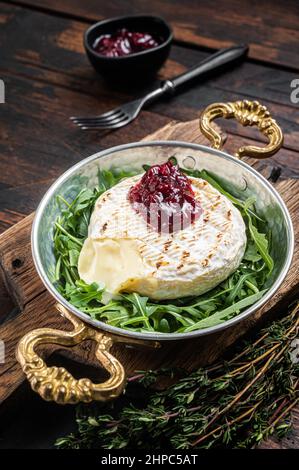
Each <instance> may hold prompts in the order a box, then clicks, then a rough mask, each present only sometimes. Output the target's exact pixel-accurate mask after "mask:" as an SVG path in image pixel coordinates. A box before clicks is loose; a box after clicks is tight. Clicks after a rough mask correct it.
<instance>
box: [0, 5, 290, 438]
mask: <svg viewBox="0 0 299 470" xmlns="http://www.w3.org/2000/svg"><path fill="white" fill-rule="evenodd" d="M175 4H176V5H175ZM142 12H147V13H156V14H160V15H162V16H163V17H165V19H167V20H169V21H170V22H171V24H172V26H173V29H174V34H175V41H174V45H173V47H172V50H171V54H170V58H169V60H168V61H167V63H166V64H165V66H164V67H163V69H162V70H161V71H160V73H159V77H158V78H159V79H161V78H169V77H171V76H174V75H176V74H178V73H181V72H182V71H183V70H185V69H186V68H188V67H190V66H192V65H194V64H195V63H196V62H199V61H200V60H202V59H203V58H205V57H207V56H208V54H209V53H210V52H212V51H213V50H215V49H216V48H219V47H222V46H226V45H228V44H237V43H240V42H249V44H250V54H249V58H248V59H247V60H246V61H245V62H244V63H243V64H242V65H241V66H238V67H235V68H234V70H231V71H229V72H228V71H227V72H225V73H223V74H221V75H219V76H217V77H213V78H210V79H209V80H208V81H205V82H201V83H198V84H196V85H194V86H193V87H192V89H189V90H187V91H185V92H184V93H182V94H180V95H178V96H176V97H174V98H173V99H171V100H168V101H163V102H159V103H156V104H155V105H153V106H152V107H151V108H149V109H148V110H147V111H144V112H143V113H142V114H141V115H140V117H139V118H138V119H137V120H135V121H134V122H133V123H132V124H130V125H129V126H127V127H125V128H123V129H120V130H118V131H116V132H105V133H102V134H101V133H84V132H80V131H79V130H78V129H77V128H75V127H74V126H73V125H72V124H71V122H70V121H69V120H68V118H69V116H71V115H76V114H82V115H84V114H86V115H88V114H99V113H100V112H103V111H104V110H107V109H109V108H111V107H114V106H117V105H119V104H120V103H122V102H125V101H127V100H128V99H130V98H132V97H133V96H136V94H138V93H141V92H142V91H143V90H142V89H140V90H136V89H134V90H115V89H112V88H111V87H109V85H107V84H106V83H105V82H104V81H103V80H102V79H101V78H100V77H98V76H97V75H96V74H95V72H94V71H93V69H92V68H91V66H90V64H89V62H88V60H87V58H86V56H85V54H84V50H83V45H82V33H83V31H84V30H85V29H86V28H87V27H88V25H89V24H90V23H91V22H93V21H95V20H98V19H101V18H104V17H109V16H117V15H120V14H126V13H142ZM298 22H299V4H298V2H297V1H295V0H294V1H287V2H283V1H273V0H272V1H271V2H270V1H259V2H239V1H237V0H228V1H226V2H221V1H220V0H219V1H218V0H217V1H214V2H205V1H197V2H196V1H191V0H189V1H184V2H182V1H180V2H174V1H170V0H168V1H157V0H153V1H152V2H151V4H150V6H149V2H146V1H145V0H144V1H142V0H135V1H134V2H133V1H121V0H117V1H112V2H104V1H98V0H88V1H85V2H80V1H79V0H63V1H62V0H60V1H58V0H24V1H15V2H8V1H6V2H0V45H1V56H0V78H2V79H3V80H4V82H5V85H6V103H5V104H0V119H1V121H0V122H1V125H0V162H1V167H0V168H1V171H0V231H1V232H3V231H4V230H5V229H7V228H9V227H11V226H12V225H13V224H15V223H16V222H19V221H20V220H22V219H23V218H24V217H25V216H26V215H28V214H30V213H31V212H32V211H33V210H34V209H35V208H36V206H37V204H38V201H39V200H40V198H41V196H42V195H43V193H44V192H45V190H46V189H47V187H49V185H50V184H51V182H52V181H53V180H54V179H55V178H56V177H57V176H58V175H59V174H60V173H61V172H62V171H63V170H65V169H66V168H68V167H69V166H70V165H72V164H73V163H75V162H77V161H79V160H81V159H82V158H84V157H86V156H88V155H90V154H92V153H94V152H95V151H99V150H100V149H102V148H106V147H109V146H112V145H116V144H121V143H125V142H132V141H136V140H140V139H142V138H144V137H145V136H146V135H148V134H150V133H152V132H154V131H156V130H157V129H159V128H160V127H162V126H164V125H166V124H167V123H168V122H169V121H171V120H173V119H175V120H178V121H180V120H181V121H187V120H190V119H194V118H196V117H197V116H198V115H199V112H200V110H202V109H203V108H204V107H205V106H206V105H207V104H210V103H212V102H214V101H227V100H229V101H232V100H235V99H241V98H246V97H247V98H249V99H254V98H257V99H260V100H261V101H262V102H263V103H265V104H266V105H267V106H268V107H269V108H270V110H271V112H272V114H273V115H274V117H275V118H276V119H277V121H278V122H279V124H280V125H281V127H282V128H283V131H284V134H285V144H284V147H283V149H282V150H281V151H280V152H279V153H278V154H277V156H275V157H273V158H272V159H269V160H267V161H265V162H263V163H262V165H261V167H260V170H262V171H264V172H265V173H267V174H270V170H271V167H273V166H277V165H279V166H280V167H281V168H282V177H281V178H282V180H283V179H285V182H284V183H283V182H282V184H286V185H291V186H292V185H294V187H293V188H292V191H297V193H298V190H297V186H296V182H295V180H294V181H290V180H289V179H290V178H294V179H297V178H298V176H299V158H298V152H299V114H298V109H299V105H298V104H297V105H296V104H292V103H291V101H290V92H291V88H290V82H291V81H292V80H293V79H294V78H298V73H299V72H298V68H299V65H298V64H299V61H298V55H299V52H298V51H299V49H298V43H299V31H298ZM223 126H225V129H226V131H227V132H228V134H229V136H230V138H229V140H228V142H227V145H226V148H227V150H228V151H233V149H234V148H236V147H238V146H239V145H240V143H241V142H251V143H252V142H256V141H259V140H260V136H259V135H258V134H257V133H256V131H255V130H254V129H247V128H246V129H244V128H241V127H237V126H236V125H235V124H234V123H233V122H225V123H223ZM287 179H288V180H287ZM17 264H18V263H17ZM0 268H1V269H2V267H1V266H0ZM14 269H16V270H17V269H20V267H18V266H14ZM0 282H2V283H3V282H5V281H0ZM3 292H5V291H3ZM32 295H33V296H34V295H35V294H34V292H33V293H32ZM0 300H1V306H2V312H4V313H1V317H2V318H1V317H0V322H2V321H7V318H8V317H9V315H13V314H15V313H16V309H17V308H18V307H16V306H17V305H18V302H17V300H18V299H15V300H14V299H11V298H10V296H9V295H6V294H5V293H4V294H3V295H2V296H1V298H0ZM3 306H4V307H5V308H4V309H3ZM8 386H9V384H8ZM295 416H297V420H296V419H295V423H296V424H295V428H296V430H297V434H296V436H299V432H298V413H295ZM296 439H298V437H297V438H296ZM296 439H295V441H293V444H292V443H288V442H286V441H284V442H283V443H280V444H278V443H274V441H270V442H269V443H267V444H265V445H268V446H270V447H271V446H272V447H279V446H284V447H289V446H296V442H298V440H297V441H296ZM294 443H295V444H294Z"/></svg>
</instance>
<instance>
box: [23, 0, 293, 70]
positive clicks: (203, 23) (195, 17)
mask: <svg viewBox="0 0 299 470" xmlns="http://www.w3.org/2000/svg"><path fill="white" fill-rule="evenodd" d="M17 3H19V4H22V5H29V6H35V7H38V8H40V9H42V10H44V11H46V12H48V11H49V10H50V11H56V12H59V13H63V14H68V15H69V16H72V17H75V18H80V19H84V20H85V21H88V22H95V21H99V20H101V19H104V18H109V17H113V16H119V15H127V14H143V13H144V14H153V15H157V14H159V15H161V16H163V17H164V18H165V19H166V20H167V21H169V22H170V23H171V25H172V27H173V30H174V36H175V39H176V40H177V41H182V42H184V43H185V44H192V45H197V46H200V47H202V46H204V47H206V48H217V49H218V48H220V47H225V46H228V45H230V44H236V43H242V42H243V43H247V42H249V44H250V53H249V55H250V57H252V58H253V59H258V60H262V61H268V62H271V63H275V64H278V65H284V66H288V67H292V68H297V67H298V57H299V52H298V42H299V31H298V18H299V5H298V2H297V1H296V0H288V1H287V2H281V1H278V0H274V1H273V0H272V1H271V0H262V1H259V2H252V1H251V2H249V1H238V0H226V1H225V2H223V1H221V0H214V1H213V2H206V1H205V0H197V1H194V0H184V1H178V0H166V1H165V0H151V2H148V1H147V0H134V1H132V0H114V1H113V2H101V4H100V5H99V2H98V0H89V1H88V2H82V1H80V0H64V1H63V2H62V1H60V0H19V1H18V2H17ZM297 70H298V69H297Z"/></svg>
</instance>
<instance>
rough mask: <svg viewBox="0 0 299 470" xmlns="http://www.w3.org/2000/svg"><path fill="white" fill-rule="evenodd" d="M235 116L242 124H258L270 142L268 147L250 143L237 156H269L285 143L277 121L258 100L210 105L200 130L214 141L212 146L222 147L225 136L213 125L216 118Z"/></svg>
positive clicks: (204, 112)
mask: <svg viewBox="0 0 299 470" xmlns="http://www.w3.org/2000/svg"><path fill="white" fill-rule="evenodd" d="M219 117H224V118H225V119H231V118H235V119H236V120H237V121H238V122H239V123H240V124H242V126H257V127H258V129H259V130H260V131H261V133H262V134H264V135H265V136H266V137H267V138H268V140H269V143H268V145H267V146H266V147H264V148H262V147H256V146H254V145H248V146H246V147H240V148H239V150H238V151H237V152H236V153H235V156H236V157H237V158H239V157H243V156H245V155H247V156H248V157H253V158H268V157H271V155H274V153H276V152H277V151H278V150H279V149H280V147H281V146H282V143H283V135H282V132H281V129H280V127H279V126H278V124H277V123H276V121H275V120H274V119H273V118H272V117H271V115H270V112H269V111H268V109H267V108H266V106H263V105H261V104H260V103H259V102H258V101H248V100H244V101H235V102H234V103H214V104H211V105H210V106H208V107H207V108H206V109H205V110H204V111H203V113H202V115H201V117H200V124H199V125H200V130H201V132H202V133H203V134H204V135H205V136H206V137H207V138H208V139H209V140H210V142H212V147H213V148H215V149H220V148H221V147H222V146H223V143H224V140H223V137H222V136H221V135H220V134H219V133H218V132H217V131H216V130H215V129H214V128H213V127H212V124H211V123H212V121H213V120H214V119H216V118H219Z"/></svg>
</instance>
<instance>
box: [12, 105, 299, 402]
mask: <svg viewBox="0 0 299 470" xmlns="http://www.w3.org/2000/svg"><path fill="white" fill-rule="evenodd" d="M218 117H224V118H226V119H230V118H235V119H236V120H237V121H238V122H239V123H241V124H242V125H243V126H247V125H249V126H253V125H255V126H257V127H258V129H259V130H260V132H261V133H262V134H264V136H265V137H266V138H267V139H268V144H267V145H266V146H265V147H263V148H261V147H256V146H247V147H241V148H240V149H239V150H238V152H237V153H236V154H235V155H234V156H232V155H229V154H228V153H225V152H223V151H222V150H220V149H221V147H222V145H223V138H222V136H221V135H219V134H218V132H217V131H216V130H215V128H214V127H213V126H212V121H213V120H214V119H215V118H218ZM200 129H201V132H202V133H203V134H204V135H205V136H206V137H207V138H208V139H209V140H210V141H211V145H212V148H210V147H207V146H203V145H196V144H189V143H185V142H178V141H156V142H137V143H131V144H126V145H120V146H117V147H113V148H110V149H107V150H104V151H102V152H99V153H96V154H95V155H92V156H91V157H88V158H86V159H85V160H83V161H81V162H79V163H77V164H76V165H74V166H73V167H71V168H70V169H69V170H67V171H66V172H65V173H64V174H63V175H62V176H60V177H59V178H58V179H57V181H56V182H55V183H54V184H53V185H52V186H51V187H50V189H49V190H48V191H47V193H46V194H45V196H44V197H43V199H42V201H41V203H40V205H39V207H38V209H37V211H36V215H35V220H34V224H33V228H32V256H33V260H34V263H35V266H36V269H37V272H38V274H39V276H40V278H41V280H42V281H43V283H44V285H45V287H46V288H47V290H48V291H49V293H50V294H51V295H52V296H53V297H54V298H55V299H56V301H57V309H58V311H59V312H60V314H62V315H64V316H65V317H66V318H68V319H69V320H70V321H71V322H72V323H73V326H74V329H73V330H72V331H71V332H69V331H60V330H54V329H51V328H41V329H36V330H33V331H31V332H29V333H28V334H26V335H25V336H24V337H23V338H22V339H21V341H20V342H19V345H18V347H17V359H18V361H19V362H20V364H21V366H22V368H23V371H24V373H25V374H26V376H27V379H28V380H29V381H30V384H31V386H32V388H33V390H35V391H36V392H38V393H39V394H40V395H41V396H42V397H43V398H44V399H45V400H53V401H55V402H57V403H61V404H66V403H78V402H80V401H82V402H89V401H92V400H99V401H105V400H108V399H112V398H115V397H117V396H118V395H119V394H120V393H121V392H122V390H123V389H124V386H125V383H126V378H125V370H124V367H123V366H122V364H121V363H120V362H119V360H118V359H116V358H115V357H114V356H113V355H112V354H111V352H110V349H111V346H112V345H113V343H115V342H123V343H127V344H130V345H134V344H135V345H138V344H139V345H140V344H143V345H144V344H146V345H147V344H150V345H153V346H162V347H163V344H165V342H169V341H179V342H180V341H185V340H189V341H190V340H192V339H194V338H197V337H200V336H203V335H209V334H211V333H215V332H217V331H219V330H223V329H225V328H233V326H234V325H236V323H238V322H241V321H242V320H243V319H245V318H246V317H249V316H250V315H252V314H253V313H254V312H255V311H256V310H257V309H259V308H260V307H261V306H262V305H263V304H265V303H266V302H267V300H268V299H270V298H271V296H273V294H274V293H275V292H276V291H277V289H278V288H279V286H280V285H281V283H282V281H283V279H284V278H285V276H286V274H287V272H288V269H289V267H290V263H291V260H292V255H293V245H294V233H293V227H292V221H291V218H290V215H289V212H288V210H287V208H286V206H285V204H284V202H283V201H282V199H281V197H280V195H279V194H278V193H277V191H276V190H275V189H274V188H273V187H272V186H271V184H270V183H269V182H268V181H267V180H266V179H265V178H264V177H263V176H261V175H260V174H259V173H258V172H257V171H255V170H254V169H253V168H251V167H250V166H249V165H248V164H246V163H244V162H243V161H241V160H240V158H241V157H243V156H245V155H246V156H250V157H253V158H267V157H270V156H271V155H273V154H274V153H275V152H277V150H279V148H280V147H281V145H282V142H283V136H282V132H281V129H280V128H279V126H278V125H277V123H276V122H275V120H274V119H272V118H271V116H270V114H269V112H268V110H267V109H266V108H265V106H262V105H261V104H259V103H258V102H256V101H253V102H251V101H247V100H245V101H237V102H234V103H215V104H212V105H210V106H208V107H207V108H206V109H205V110H204V112H203V113H202V115H201V118H200ZM171 156H175V157H176V159H177V160H178V163H179V165H180V166H181V167H185V168H191V167H192V168H193V169H199V170H200V169H205V170H207V171H209V172H211V173H214V174H215V175H217V176H219V177H220V178H221V180H222V181H223V182H225V184H226V185H228V186H231V187H232V188H233V192H234V194H235V195H236V196H239V197H241V198H246V197H248V196H252V195H255V196H257V202H256V210H257V212H258V213H259V214H260V215H261V216H262V217H263V218H264V219H265V220H267V224H268V226H269V229H270V230H271V233H272V248H271V255H272V257H273V259H274V263H275V269H274V270H273V272H272V274H271V276H270V277H269V279H268V281H267V286H266V287H267V288H268V291H267V292H266V293H265V295H264V296H263V297H262V298H261V299H260V300H259V301H257V302H256V303H255V304H253V305H252V306H250V307H249V308H247V309H246V310H244V311H243V312H241V313H240V314H239V315H237V316H235V317H234V318H232V319H230V320H228V321H226V322H224V323H221V324H219V325H216V326H213V327H210V328H206V329H201V330H196V331H192V332H189V333H181V334H179V333H139V332H135V331H127V330H124V329H121V328H117V327H114V326H111V325H108V324H106V323H104V322H102V321H99V320H94V319H92V318H91V317H90V316H88V315H87V314H85V313H83V312H81V311H80V310H78V309H77V308H76V307H74V306H73V305H71V304H70V303H69V302H68V301H67V300H66V299H64V298H63V297H62V296H61V294H60V293H59V292H58V291H57V289H56V288H55V285H54V277H53V266H55V257H54V252H53V224H54V221H55V220H56V218H57V216H58V214H59V211H60V209H59V206H58V204H57V198H56V196H57V195H58V194H60V195H62V196H63V197H64V198H65V199H66V200H72V198H73V197H74V196H75V195H76V194H77V193H78V192H79V191H80V189H81V188H82V187H84V186H85V187H86V186H88V187H90V188H94V187H95V186H96V184H97V173H98V169H99V168H101V169H110V168H111V167H122V168H126V169H138V170H140V172H142V165H144V164H149V165H152V164H156V163H162V162H164V161H166V160H167V159H168V158H169V157H171ZM86 339H92V340H94V341H96V342H97V349H96V356H97V359H98V360H99V362H100V363H101V365H102V366H103V367H104V368H105V369H106V370H107V371H108V373H109V375H110V377H109V379H108V380H106V381H105V382H103V383H98V384H95V383H93V382H92V381H91V380H89V379H86V378H82V379H79V380H77V379H75V378H74V377H73V376H72V375H71V374H70V373H69V372H68V371H67V370H66V369H65V368H63V367H48V366H47V364H46V363H45V361H44V360H43V359H42V358H41V357H40V356H39V354H38V353H37V352H36V351H35V348H36V346H39V345H42V344H50V343H52V344H56V345H62V346H64V347H72V346H74V345H76V344H79V343H81V342H82V341H84V340H86ZM178 347H179V344H178Z"/></svg>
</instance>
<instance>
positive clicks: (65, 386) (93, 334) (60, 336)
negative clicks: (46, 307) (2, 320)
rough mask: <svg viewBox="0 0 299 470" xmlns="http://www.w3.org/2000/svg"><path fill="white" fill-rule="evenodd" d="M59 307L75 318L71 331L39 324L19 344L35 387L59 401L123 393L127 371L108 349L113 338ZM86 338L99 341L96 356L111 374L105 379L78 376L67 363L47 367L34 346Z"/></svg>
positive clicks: (101, 398) (21, 358)
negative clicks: (69, 368)
mask: <svg viewBox="0 0 299 470" xmlns="http://www.w3.org/2000/svg"><path fill="white" fill-rule="evenodd" d="M57 309H58V310H59V311H60V312H61V313H62V315H63V316H65V317H67V318H68V319H69V320H70V321H71V322H72V324H73V325H74V329H73V330H72V331H70V332H69V331H60V330H54V329H52V328H39V329H36V330H33V331H31V332H29V333H27V334H26V335H25V336H24V337H23V338H22V339H21V340H20V342H19V344H18V347H17V359H18V361H19V362H20V364H21V366H22V369H23V371H24V373H25V374H26V376H27V379H28V380H29V382H30V384H31V387H32V389H33V390H34V391H36V392H38V393H39V394H40V395H41V397H42V398H44V399H45V400H47V401H55V402H56V403H60V404H67V403H72V404H74V403H78V402H90V401H92V400H98V401H106V400H109V399H112V398H115V397H117V396H118V395H120V393H121V392H122V391H123V388H124V386H125V372H124V369H123V366H122V365H121V364H120V362H119V361H118V360H117V359H116V358H115V357H113V356H112V354H110V352H109V350H110V348H111V346H112V344H113V339H112V338H111V337H109V336H106V335H105V334H104V333H102V332H101V331H99V330H96V329H94V328H92V327H89V326H87V325H85V324H84V323H83V322H82V321H80V320H78V319H77V318H76V317H75V316H74V315H72V314H71V313H70V312H68V310H66V309H65V308H64V307H63V306H62V305H60V304H57ZM86 339H92V340H94V341H96V342H97V343H98V347H97V350H96V357H97V359H98V360H99V361H100V363H101V364H102V366H103V367H104V368H105V369H106V370H107V371H108V372H109V374H110V378H109V379H108V380H106V382H103V383H99V384H94V383H93V382H92V381H91V380H89V379H79V380H76V379H75V378H74V377H73V376H72V375H71V374H70V373H69V372H68V371H67V370H66V369H65V368H64V367H55V366H54V367H48V366H47V364H46V363H45V362H44V361H43V359H42V358H41V357H40V356H39V355H38V354H37V353H36V351H35V347H36V346H38V345H41V344H49V343H52V344H58V345H62V346H74V345H76V344H79V343H81V342H82V341H84V340H86Z"/></svg>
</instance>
